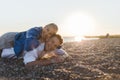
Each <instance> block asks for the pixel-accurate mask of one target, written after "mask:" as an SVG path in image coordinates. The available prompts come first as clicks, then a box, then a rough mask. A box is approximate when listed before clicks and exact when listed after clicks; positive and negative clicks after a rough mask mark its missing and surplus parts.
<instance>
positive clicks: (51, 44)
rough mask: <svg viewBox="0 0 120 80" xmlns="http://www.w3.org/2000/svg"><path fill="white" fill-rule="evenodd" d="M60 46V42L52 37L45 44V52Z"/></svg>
mask: <svg viewBox="0 0 120 80" xmlns="http://www.w3.org/2000/svg"><path fill="white" fill-rule="evenodd" d="M59 45H60V41H59V39H58V38H57V37H52V38H50V39H49V40H48V41H46V43H45V50H46V51H51V50H54V49H56V48H57V47H58V46H59Z"/></svg>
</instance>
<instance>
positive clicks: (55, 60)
mask: <svg viewBox="0 0 120 80" xmlns="http://www.w3.org/2000/svg"><path fill="white" fill-rule="evenodd" d="M64 60H65V58H64V57H62V56H56V57H52V58H51V59H43V60H36V61H32V62H29V63H27V64H26V65H25V66H26V67H31V66H35V65H40V66H42V65H49V64H52V63H61V62H64Z"/></svg>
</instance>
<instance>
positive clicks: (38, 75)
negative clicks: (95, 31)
mask: <svg viewBox="0 0 120 80" xmlns="http://www.w3.org/2000/svg"><path fill="white" fill-rule="evenodd" d="M63 48H64V49H65V50H66V51H67V52H68V54H69V55H70V57H69V58H67V59H66V61H65V62H64V63H60V64H51V65H48V66H35V67H33V68H32V69H31V70H28V69H26V68H25V67H24V64H23V62H22V60H4V59H0V80H120V38H106V39H98V40H83V41H80V42H66V43H64V44H63Z"/></svg>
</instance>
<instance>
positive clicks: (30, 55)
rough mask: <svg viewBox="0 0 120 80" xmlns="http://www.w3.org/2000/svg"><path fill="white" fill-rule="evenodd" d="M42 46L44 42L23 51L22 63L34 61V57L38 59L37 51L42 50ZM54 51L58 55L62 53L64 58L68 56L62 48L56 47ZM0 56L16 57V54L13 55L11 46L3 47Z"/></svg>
mask: <svg viewBox="0 0 120 80" xmlns="http://www.w3.org/2000/svg"><path fill="white" fill-rule="evenodd" d="M44 46H45V43H41V44H40V45H39V46H38V47H37V48H35V49H33V50H32V51H28V52H25V53H24V55H23V56H22V57H23V59H24V61H23V62H24V64H27V63H29V62H32V61H36V59H38V56H39V54H38V53H40V52H42V51H43V50H44ZM55 53H56V54H58V55H62V56H63V57H65V58H66V57H68V54H67V53H66V52H65V51H64V50H63V49H56V50H55ZM1 57H2V58H17V56H15V52H14V49H13V48H7V49H3V51H2V54H1Z"/></svg>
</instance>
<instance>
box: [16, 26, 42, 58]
mask: <svg viewBox="0 0 120 80" xmlns="http://www.w3.org/2000/svg"><path fill="white" fill-rule="evenodd" d="M41 34H42V27H34V28H31V29H29V30H28V31H24V32H19V33H17V34H16V36H15V41H14V51H15V54H16V56H17V57H18V56H19V55H20V54H21V53H22V52H23V51H30V50H33V49H34V48H37V47H38V45H39V44H40V43H39V41H38V39H39V38H40V37H41Z"/></svg>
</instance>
